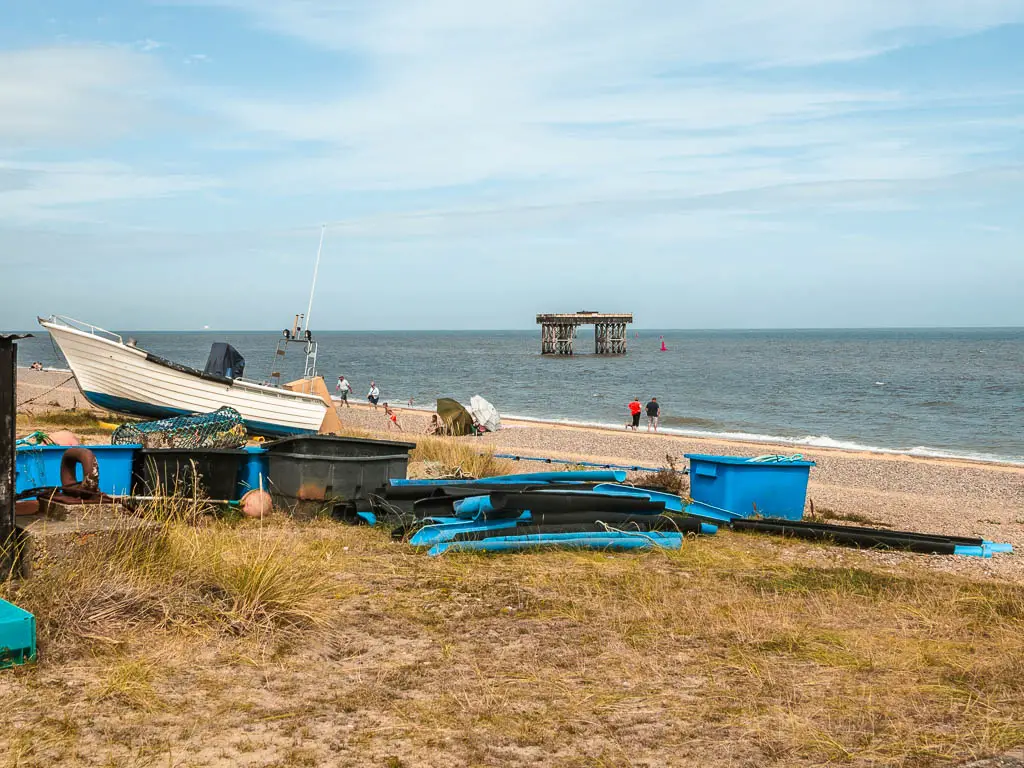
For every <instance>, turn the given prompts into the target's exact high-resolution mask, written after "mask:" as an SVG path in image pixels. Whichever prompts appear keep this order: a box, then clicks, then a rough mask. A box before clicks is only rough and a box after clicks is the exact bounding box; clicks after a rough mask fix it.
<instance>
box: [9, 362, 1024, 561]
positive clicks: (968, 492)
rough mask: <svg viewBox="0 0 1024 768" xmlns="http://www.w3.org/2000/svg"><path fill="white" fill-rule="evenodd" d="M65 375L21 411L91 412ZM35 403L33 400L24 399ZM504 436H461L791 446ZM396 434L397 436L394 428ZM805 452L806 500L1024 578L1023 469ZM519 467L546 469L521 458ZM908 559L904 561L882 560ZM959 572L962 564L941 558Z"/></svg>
mask: <svg viewBox="0 0 1024 768" xmlns="http://www.w3.org/2000/svg"><path fill="white" fill-rule="evenodd" d="M69 375H70V374H68V373H66V372H60V371H31V370H28V369H22V370H20V371H19V379H18V387H19V390H18V402H19V403H24V405H23V406H21V410H23V411H26V412H32V411H35V412H39V411H45V410H54V409H60V408H72V407H83V405H87V404H86V403H85V399H84V397H83V395H82V394H81V392H80V391H79V390H78V387H77V386H76V384H75V382H74V380H73V379H72V380H70V381H67V379H68V377H69ZM29 400H31V401H32V402H27V401H29ZM338 410H339V416H340V417H341V420H342V423H343V425H344V426H345V427H349V428H354V429H363V430H368V431H371V432H378V433H381V434H385V435H386V434H388V431H387V420H386V418H385V416H384V409H383V408H379V409H377V410H376V411H375V410H374V409H373V408H372V407H370V406H369V405H366V404H362V403H358V404H353V405H352V406H351V407H347V408H346V407H342V408H339V409H338ZM395 410H396V411H397V412H398V414H399V423H400V424H401V425H402V427H403V432H402V433H401V436H402V437H403V438H407V437H410V436H419V435H423V434H424V433H425V431H426V427H427V423H428V422H429V419H430V412H428V411H423V410H417V409H409V408H396V409H395ZM503 423H504V427H505V428H504V429H502V430H501V431H500V432H498V433H495V434H491V435H485V436H483V437H479V438H468V437H467V438H461V439H463V440H465V441H468V442H472V443H474V444H477V445H479V447H480V449H481V450H488V449H493V450H494V451H495V452H497V453H509V454H514V455H521V456H534V457H546V458H557V459H574V460H584V461H593V462H601V463H605V462H606V463H616V464H627V465H646V466H652V467H661V466H665V465H666V463H667V460H666V457H669V456H670V457H672V459H673V460H674V461H676V462H677V465H678V466H680V467H683V466H685V459H684V458H683V456H684V454H687V453H711V454H728V455H737V456H758V455H763V454H766V453H781V454H786V455H791V454H792V453H793V452H794V448H793V446H791V445H789V446H787V445H770V444H765V443H743V442H735V441H725V440H710V439H699V438H691V437H680V436H676V435H666V434H655V433H648V432H646V431H645V428H644V427H641V430H640V431H639V432H636V433H633V432H629V431H626V430H625V429H623V430H621V431H617V430H611V429H601V428H593V427H577V426H566V425H562V424H555V423H550V422H547V423H546V422H535V421H514V420H506V421H504V422H503ZM390 434H391V435H392V436H397V435H398V434H399V433H398V432H396V431H394V430H392V432H391V433H390ZM801 453H802V454H803V456H804V457H805V458H808V459H811V460H813V461H815V462H816V464H817V466H816V467H815V468H814V469H813V470H812V471H811V478H810V485H809V489H808V497H809V499H810V500H812V501H813V503H814V505H815V507H816V508H817V509H819V510H820V509H822V508H824V509H826V510H828V511H829V513H830V514H831V515H834V516H838V517H840V518H842V517H851V516H852V517H863V518H867V519H869V520H872V521H877V522H878V523H883V524H886V525H889V526H892V527H893V528H896V529H904V530H913V531H925V532H936V533H944V534H960V535H977V536H981V537H983V538H986V539H990V540H993V541H1008V542H1010V543H1012V544H1013V545H1014V547H1015V548H1016V549H1017V550H1018V552H1019V553H1022V554H1014V555H1012V556H1010V557H996V558H993V559H991V560H984V561H982V560H977V561H973V562H971V563H970V564H969V565H968V566H967V567H969V568H971V569H972V570H975V571H977V570H981V571H985V572H989V571H991V572H993V573H996V572H998V573H1000V574H1007V573H1011V572H1012V573H1021V574H1024V467H1019V466H1015V465H1006V464H990V463H984V462H972V461H962V460H953V459H935V458H919V457H912V456H899V455H891V454H875V453H866V452H856V451H844V450H838V449H830V448H807V449H802V450H801ZM518 466H519V467H521V470H522V471H524V472H526V471H537V470H538V469H541V468H543V466H544V465H542V464H538V463H536V462H530V461H523V462H521V463H520V464H518ZM878 556H879V557H907V556H906V555H881V554H880V555H878ZM943 562H944V563H947V564H949V563H956V566H955V567H958V568H959V567H961V566H962V564H963V563H965V562H966V559H965V558H956V559H955V560H954V559H952V558H945V559H943Z"/></svg>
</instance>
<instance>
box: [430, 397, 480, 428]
mask: <svg viewBox="0 0 1024 768" xmlns="http://www.w3.org/2000/svg"><path fill="white" fill-rule="evenodd" d="M437 415H438V417H439V418H440V419H441V421H442V422H443V423H444V426H445V429H446V430H447V431H448V434H449V435H456V436H462V435H471V434H473V417H472V416H470V415H469V411H467V410H466V409H465V408H464V407H462V405H461V404H460V403H458V402H457V401H455V400H452V399H451V398H448V397H439V398H438V399H437Z"/></svg>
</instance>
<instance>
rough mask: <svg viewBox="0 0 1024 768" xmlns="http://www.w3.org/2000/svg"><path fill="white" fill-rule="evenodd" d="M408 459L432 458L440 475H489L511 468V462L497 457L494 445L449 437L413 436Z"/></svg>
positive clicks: (507, 470) (430, 460)
mask: <svg viewBox="0 0 1024 768" xmlns="http://www.w3.org/2000/svg"><path fill="white" fill-rule="evenodd" d="M415 440H416V448H415V449H414V450H413V452H412V454H411V455H410V457H409V458H410V460H411V461H420V462H432V463H434V464H436V465H438V467H439V469H440V471H441V473H442V474H443V475H444V476H446V477H447V476H453V477H493V476H494V475H506V474H510V473H512V472H514V471H515V467H514V466H513V465H512V462H510V461H507V460H505V459H498V458H495V456H494V449H493V448H490V447H485V448H483V449H482V447H481V446H478V445H474V444H471V443H467V442H465V441H464V440H459V439H458V438H453V437H422V436H419V437H416V438H415Z"/></svg>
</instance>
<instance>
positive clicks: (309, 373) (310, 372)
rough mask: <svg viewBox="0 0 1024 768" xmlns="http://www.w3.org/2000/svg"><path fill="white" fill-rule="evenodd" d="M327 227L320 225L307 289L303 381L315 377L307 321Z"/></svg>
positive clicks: (314, 359)
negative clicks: (307, 302)
mask: <svg viewBox="0 0 1024 768" xmlns="http://www.w3.org/2000/svg"><path fill="white" fill-rule="evenodd" d="M326 231H327V225H326V224H321V225H320V245H318V246H317V248H316V262H315V263H314V264H313V285H311V286H310V288H309V305H308V306H307V307H306V333H305V337H306V365H305V370H304V371H303V373H302V377H303V378H304V379H312V378H314V377H315V376H316V342H315V341H313V335H312V333H311V331H310V330H309V319H310V318H311V317H312V316H313V294H314V293H315V292H316V277H317V274H318V273H319V272H320V254H321V253H323V250H324V232H326Z"/></svg>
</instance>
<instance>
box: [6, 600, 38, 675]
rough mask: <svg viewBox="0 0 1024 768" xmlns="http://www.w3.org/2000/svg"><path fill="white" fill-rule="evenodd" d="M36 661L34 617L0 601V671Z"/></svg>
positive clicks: (21, 609)
mask: <svg viewBox="0 0 1024 768" xmlns="http://www.w3.org/2000/svg"><path fill="white" fill-rule="evenodd" d="M35 660H36V617H35V616H33V615H32V614H31V613H29V612H28V611H26V610H24V609H23V608H19V607H18V606H16V605H14V604H12V603H8V602H7V601H6V600H0V669H5V668H7V667H13V666H14V665H15V664H27V663H28V662H30V661H35Z"/></svg>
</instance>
